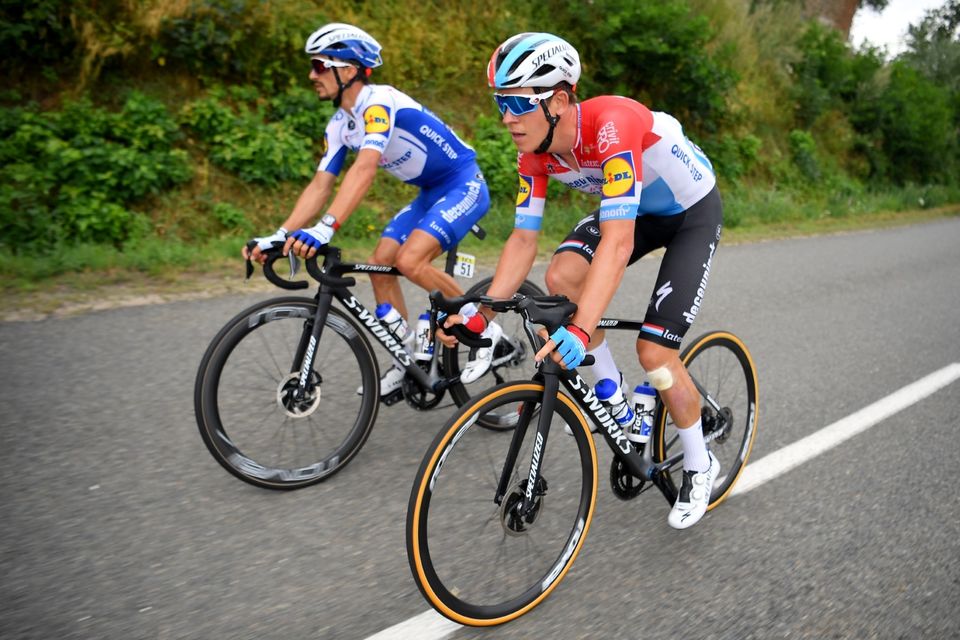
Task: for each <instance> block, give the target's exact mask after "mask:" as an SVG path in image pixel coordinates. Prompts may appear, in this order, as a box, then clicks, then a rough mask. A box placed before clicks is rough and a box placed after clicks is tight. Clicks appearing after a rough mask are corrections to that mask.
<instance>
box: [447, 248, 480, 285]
mask: <svg viewBox="0 0 960 640" xmlns="http://www.w3.org/2000/svg"><path fill="white" fill-rule="evenodd" d="M476 265H477V258H476V257H475V256H472V255H470V254H469V253H460V252H459V251H458V252H457V264H456V266H455V267H454V269H453V273H454V275H458V276H462V277H464V278H472V277H473V269H474V267H475V266H476Z"/></svg>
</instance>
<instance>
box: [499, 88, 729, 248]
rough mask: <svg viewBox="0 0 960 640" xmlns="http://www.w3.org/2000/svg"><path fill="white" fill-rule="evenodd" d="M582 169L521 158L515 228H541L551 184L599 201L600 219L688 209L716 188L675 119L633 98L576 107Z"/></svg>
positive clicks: (550, 157) (550, 159)
mask: <svg viewBox="0 0 960 640" xmlns="http://www.w3.org/2000/svg"><path fill="white" fill-rule="evenodd" d="M573 155H574V157H575V158H576V160H577V164H578V165H579V166H577V167H571V166H568V165H567V164H566V163H565V162H564V161H563V160H561V159H560V157H559V156H557V155H556V154H552V153H543V154H535V153H520V154H518V157H517V165H518V171H519V174H520V192H519V194H518V195H517V214H516V221H515V224H514V226H515V227H516V228H519V229H533V230H539V229H540V226H541V223H542V222H543V205H544V203H545V201H546V196H547V181H548V180H549V179H550V178H555V179H557V180H559V181H560V182H563V183H564V184H566V185H567V186H568V187H571V188H573V189H577V190H579V191H584V192H586V193H595V194H598V195H599V196H600V221H601V222H602V221H604V220H616V219H624V218H628V219H634V218H636V217H637V216H638V215H660V216H669V215H674V214H677V213H681V212H683V211H686V210H687V209H688V208H690V207H691V206H693V205H694V204H696V203H697V202H699V200H700V199H701V198H703V197H704V196H705V195H707V194H708V193H709V192H710V191H711V190H712V189H713V187H714V185H715V184H716V181H717V180H716V176H715V175H714V173H713V166H712V165H711V164H710V161H709V160H708V159H707V157H706V155H704V153H703V151H701V150H700V148H699V147H698V146H697V145H695V144H694V143H693V142H691V141H690V140H689V139H687V137H686V136H685V135H684V134H683V127H681V126H680V123H679V122H677V120H676V118H674V117H673V116H671V115H669V114H667V113H661V112H657V111H650V109H648V108H647V107H645V106H643V105H642V104H640V103H639V102H637V101H635V100H631V99H629V98H622V97H619V96H600V97H597V98H591V99H590V100H586V101H584V102H582V103H580V104H578V105H577V142H576V144H575V145H574V147H573Z"/></svg>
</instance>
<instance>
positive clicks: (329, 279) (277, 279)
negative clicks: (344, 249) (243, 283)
mask: <svg viewBox="0 0 960 640" xmlns="http://www.w3.org/2000/svg"><path fill="white" fill-rule="evenodd" d="M255 246H256V242H255V241H253V240H251V241H250V242H248V243H247V251H248V252H249V251H251V250H252V249H253V247H255ZM330 250H331V247H330V245H324V246H322V247H320V248H319V249H318V250H317V253H316V254H314V256H313V257H312V258H307V259H306V260H305V261H304V263H305V264H306V267H307V273H309V274H310V277H311V278H313V279H314V280H316V281H317V282H319V283H321V284H325V285H328V286H331V287H352V286H353V285H355V284H357V281H356V279H355V278H338V277H336V276H333V275H330V274H328V273H324V271H323V269H321V268H320V266H319V265H318V264H317V258H319V257H320V256H326V255H327V254H328V253H329V252H330ZM263 254H264V255H265V256H267V259H266V261H265V262H264V263H263V277H265V278H266V279H267V280H269V281H270V282H271V283H272V284H274V285H275V286H278V287H280V288H281V289H291V290H296V289H306V288H307V287H309V286H310V283H309V282H307V281H306V280H287V279H284V278H283V277H281V276H280V274H278V273H277V272H276V270H275V269H274V268H273V263H275V262H276V261H277V260H279V259H280V258H282V257H283V246H282V245H281V244H280V243H278V242H275V243H274V246H273V247H272V248H270V249H267V250H266V251H264V252H263ZM288 257H289V259H290V273H291V276H292V275H294V274H296V272H297V270H298V268H299V265H300V262H299V259H298V258H297V257H296V256H294V255H293V254H292V253H291V254H289V256H288ZM246 269H247V279H249V278H250V276H252V275H253V261H252V260H251V259H250V258H247V267H246Z"/></svg>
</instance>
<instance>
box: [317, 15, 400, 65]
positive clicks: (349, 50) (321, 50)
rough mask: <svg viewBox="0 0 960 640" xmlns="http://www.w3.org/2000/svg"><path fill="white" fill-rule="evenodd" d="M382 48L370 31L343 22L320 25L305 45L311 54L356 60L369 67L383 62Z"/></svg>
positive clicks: (349, 60)
mask: <svg viewBox="0 0 960 640" xmlns="http://www.w3.org/2000/svg"><path fill="white" fill-rule="evenodd" d="M380 49H381V47H380V43H379V42H377V41H376V40H374V38H373V36H371V35H370V34H369V33H367V32H366V31H364V30H363V29H360V28H358V27H355V26H353V25H350V24H344V23H342V22H331V23H330V24H326V25H324V26H322V27H320V28H319V29H317V30H316V31H314V32H313V33H311V34H310V37H309V38H307V46H306V47H304V50H305V51H306V52H307V53H309V54H310V55H311V56H322V57H325V58H332V59H334V60H346V61H348V62H355V63H356V64H359V65H360V66H361V67H365V68H367V69H373V68H375V67H379V66H380V65H381V64H383V59H382V58H381V57H380Z"/></svg>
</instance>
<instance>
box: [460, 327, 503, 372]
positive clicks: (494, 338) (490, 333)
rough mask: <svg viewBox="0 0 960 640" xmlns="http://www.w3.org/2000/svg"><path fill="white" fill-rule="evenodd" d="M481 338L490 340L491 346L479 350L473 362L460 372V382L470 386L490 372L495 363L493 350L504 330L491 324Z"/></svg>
mask: <svg viewBox="0 0 960 640" xmlns="http://www.w3.org/2000/svg"><path fill="white" fill-rule="evenodd" d="M480 337H481V338H490V346H489V347H483V348H482V349H477V352H476V355H474V356H473V360H470V361H469V362H467V365H466V366H465V367H464V368H463V371H462V372H460V382H462V383H463V384H470V383H471V382H475V381H477V380H479V379H480V376H482V375H483V374H485V373H486V372H487V371H489V370H490V364H491V363H492V362H493V350H494V348H495V347H496V346H497V343H498V342H500V338H502V337H503V329H502V328H501V327H500V325H499V324H497V323H496V322H492V321H491V322H490V324H488V325H487V328H486V329H484V330H483V333H481V334H480Z"/></svg>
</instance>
